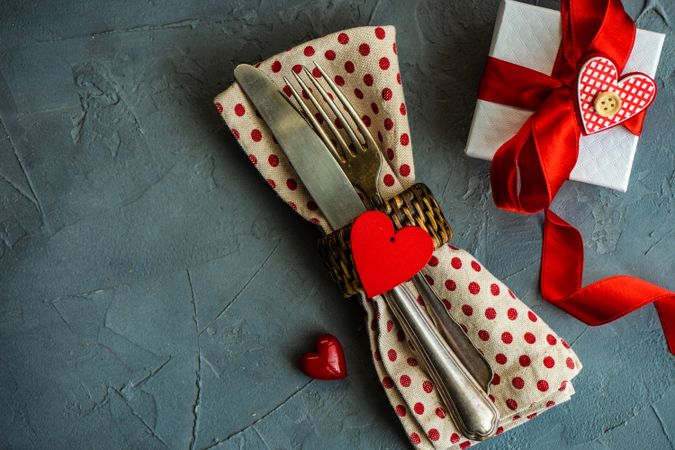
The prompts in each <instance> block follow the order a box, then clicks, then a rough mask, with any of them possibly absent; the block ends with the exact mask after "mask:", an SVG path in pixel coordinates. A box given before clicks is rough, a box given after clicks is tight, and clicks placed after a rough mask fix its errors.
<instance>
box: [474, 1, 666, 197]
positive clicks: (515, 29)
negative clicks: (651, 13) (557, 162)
mask: <svg viewBox="0 0 675 450" xmlns="http://www.w3.org/2000/svg"><path fill="white" fill-rule="evenodd" d="M664 38H665V35H664V34H661V33H654V32H651V31H645V30H640V29H638V30H637V33H636V36H635V44H634V46H633V51H632V53H631V55H630V58H629V59H628V62H627V64H626V67H625V68H624V71H623V73H629V72H643V73H646V74H647V75H649V76H651V77H652V78H653V77H654V74H655V73H656V67H657V66H658V63H659V57H660V55H661V48H662V47H663V41H664ZM561 39H562V35H561V24H560V13H559V12H558V11H555V10H551V9H547V8H542V7H539V6H534V5H528V4H525V3H520V2H516V1H513V0H502V3H501V5H500V8H499V12H498V15H497V22H496V24H495V30H494V33H493V35H492V45H491V47H490V56H493V57H495V58H499V59H502V60H505V61H508V62H511V63H514V64H518V65H520V66H525V67H529V68H530V69H534V70H536V71H539V72H543V73H545V74H549V75H550V74H551V72H552V71H553V64H554V63H555V58H556V55H557V53H558V47H559V46H560V41H561ZM531 114H532V111H526V110H522V109H519V108H514V107H512V106H506V105H501V104H497V103H492V102H488V101H485V100H478V103H477V104H476V110H475V112H474V116H473V121H472V123H471V130H470V131H469V139H468V142H467V145H466V150H465V151H466V154H467V155H469V156H472V157H475V158H481V159H487V160H490V159H492V156H493V155H494V154H495V152H496V151H497V150H498V149H499V147H501V146H502V144H504V143H505V142H506V141H507V140H509V139H510V138H511V137H512V136H513V135H515V134H516V132H517V131H518V130H519V129H520V127H521V126H522V125H523V124H524V123H525V121H526V120H527V119H528V117H530V115H531ZM647 114H648V115H649V113H647ZM637 143H638V137H637V136H635V135H634V134H632V133H631V132H629V131H628V130H627V129H626V128H624V127H623V126H621V125H619V126H616V127H614V128H611V129H609V130H604V131H602V132H599V133H596V134H592V135H589V136H581V140H580V141H579V159H578V160H577V164H576V166H575V167H574V169H573V170H572V173H571V174H570V179H571V180H575V181H581V182H584V183H590V184H596V185H598V186H605V187H609V188H612V189H616V190H618V191H622V192H625V191H626V189H627V188H628V179H629V178H630V171H631V167H632V165H633V158H634V157H635V149H636V148H637Z"/></svg>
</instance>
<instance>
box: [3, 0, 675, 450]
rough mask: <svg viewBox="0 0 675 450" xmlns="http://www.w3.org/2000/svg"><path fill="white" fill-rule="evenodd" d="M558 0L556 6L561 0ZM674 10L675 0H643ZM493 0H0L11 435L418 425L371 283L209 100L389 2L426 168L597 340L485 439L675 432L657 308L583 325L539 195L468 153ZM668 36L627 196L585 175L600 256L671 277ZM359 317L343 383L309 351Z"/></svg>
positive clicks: (577, 203)
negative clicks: (375, 316)
mask: <svg viewBox="0 0 675 450" xmlns="http://www.w3.org/2000/svg"><path fill="white" fill-rule="evenodd" d="M541 3H542V4H544V6H548V7H556V6H557V5H556V2H554V1H552V0H547V1H542V2H541ZM625 4H626V8H627V9H628V11H629V12H630V14H631V15H632V16H633V17H636V18H637V19H638V24H639V26H641V27H642V28H648V29H652V30H656V31H662V32H666V33H672V28H673V25H672V21H673V20H675V4H674V3H673V2H671V1H669V0H644V1H643V0H626V1H625ZM496 11H497V0H490V1H471V0H456V1H451V2H450V1H442V0H433V1H432V0H426V1H424V0H419V1H408V0H406V1H403V0H401V1H396V2H393V1H376V0H368V1H360V2H359V1H354V0H334V1H327V2H315V1H309V0H305V1H302V0H284V1H272V0H267V1H266V0H261V1H257V2H256V1H246V0H237V1H226V2H223V1H216V0H205V1H201V2H200V1H187V2H186V1H184V0H168V1H166V2H159V1H155V0H147V1H123V0H110V1H91V2H75V1H66V0H49V1H44V2H40V4H38V3H34V2H26V1H20V0H4V1H3V2H2V3H1V4H0V119H1V122H2V126H1V128H0V201H1V208H0V405H1V407H0V447H1V448H49V449H72V448H101V449H114V448H138V449H151V448H164V447H168V448H195V449H203V448H235V447H245V448H297V447H305V448H336V449H337V448H368V447H370V448H384V447H388V448H402V447H405V446H406V445H407V439H406V436H405V435H404V433H403V432H402V429H401V428H400V426H399V425H398V422H397V419H396V417H395V415H394V413H393V412H392V411H391V410H390V408H389V407H388V404H387V401H386V399H385V396H384V393H383V392H382V390H381V388H380V386H379V383H378V380H377V379H376V376H375V372H374V371H373V369H372V366H371V363H370V359H369V358H370V357H369V351H368V346H367V339H366V333H365V331H364V329H363V320H362V314H361V311H360V310H359V307H358V305H357V304H356V303H355V302H353V301H352V302H350V301H345V300H342V299H341V297H340V296H339V294H338V292H337V290H336V289H335V288H334V287H333V286H332V285H331V283H330V281H329V279H328V277H327V275H326V274H325V273H324V271H323V270H320V269H317V267H318V266H319V265H320V262H319V259H318V256H317V254H316V252H315V244H314V241H313V239H311V238H308V236H311V235H313V234H314V233H315V230H314V228H313V227H312V226H310V225H308V224H306V223H303V222H302V221H301V220H300V219H299V218H298V217H297V216H296V215H295V214H291V213H290V212H289V211H288V210H287V207H286V206H285V205H283V204H282V202H280V201H278V199H277V198H276V197H275V196H274V195H273V194H272V192H271V191H270V190H269V189H268V187H267V186H266V184H265V183H264V182H263V181H262V180H261V179H260V177H259V176H258V174H257V173H256V171H255V170H254V169H253V168H252V167H250V166H249V164H248V161H247V159H246V157H245V156H244V154H243V153H242V152H241V151H239V148H238V146H237V144H236V142H235V141H234V140H233V139H232V138H231V137H230V136H229V133H228V132H227V131H226V127H225V125H224V123H222V121H221V119H220V118H219V117H218V115H217V113H216V111H215V109H214V108H213V106H212V103H211V99H212V97H213V96H214V95H215V94H217V93H218V92H220V91H221V90H222V89H224V88H225V87H226V86H228V85H229V84H230V83H231V82H232V69H233V68H234V66H235V65H236V64H237V63H239V62H255V61H257V60H259V59H261V58H263V57H266V56H269V55H270V54H272V53H274V52H277V51H280V50H283V49H285V48H287V47H289V46H292V45H294V44H298V43H300V42H302V41H304V40H306V39H309V38H312V37H317V36H320V35H323V34H325V33H328V32H332V31H335V30H339V29H341V28H345V27H352V26H356V25H365V24H374V23H375V24H394V25H396V26H397V27H398V44H399V45H398V48H399V49H400V52H399V55H400V59H401V64H402V76H403V80H404V81H405V94H406V97H407V102H408V105H409V111H410V114H409V116H410V120H411V125H412V137H413V143H414V145H415V149H416V152H415V153H416V159H417V171H418V176H419V179H421V180H424V181H425V182H427V183H428V184H429V185H430V187H431V188H432V190H433V191H434V192H436V193H437V195H438V196H439V198H440V199H441V200H442V203H443V206H444V210H445V212H446V214H447V215H448V216H449V218H450V220H451V222H452V224H453V226H454V227H455V229H456V230H457V238H456V243H457V244H458V245H460V246H463V247H465V248H467V249H469V250H471V251H473V252H474V253H475V254H476V256H477V257H478V258H479V260H481V261H482V262H484V263H485V264H486V266H487V267H489V268H490V269H491V270H492V271H493V272H494V273H495V274H496V275H497V276H498V277H500V278H502V279H504V280H505V281H506V282H507V283H508V284H509V285H510V286H511V287H512V288H513V289H514V290H515V291H516V292H518V293H519V294H520V296H521V297H522V298H523V299H524V300H525V301H526V302H527V303H528V304H529V305H530V306H531V307H532V308H534V310H535V311H536V312H537V314H539V315H540V316H541V317H543V318H545V319H546V320H547V321H548V322H549V323H550V324H551V326H553V327H554V328H555V329H556V330H557V331H558V332H559V333H560V334H561V335H562V336H564V337H565V338H566V339H567V340H568V342H571V343H572V344H573V345H574V348H575V350H576V351H577V352H578V353H579V355H580V357H581V358H582V360H583V361H584V363H585V369H584V371H583V372H582V373H581V375H580V376H579V377H578V378H577V380H576V381H575V387H576V388H577V391H578V393H577V395H576V396H575V397H574V398H573V400H572V401H571V402H569V403H567V404H565V405H563V406H560V407H556V408H554V409H553V410H551V411H549V412H547V413H546V414H544V415H542V416H541V417H539V418H537V419H536V420H534V421H532V422H530V423H528V424H527V425H525V426H523V427H521V428H519V429H518V430H515V431H513V432H510V433H507V434H505V435H503V436H500V437H498V438H496V439H494V440H493V441H491V442H489V443H486V444H484V445H482V447H481V448H483V449H485V450H487V449H497V448H500V449H504V448H506V449H509V448H510V449H548V448H556V449H571V448H584V449H601V448H612V449H619V448H621V449H635V448H650V449H667V448H675V406H674V405H675V376H674V375H673V373H675V358H673V357H672V356H669V355H668V354H667V352H666V349H665V342H664V339H663V336H662V333H661V330H660V327H659V323H658V319H657V316H656V314H655V312H654V310H653V308H652V307H647V308H644V309H643V310H641V311H639V312H637V313H635V314H632V315H630V316H629V317H627V318H625V319H623V320H619V321H617V322H615V323H613V324H610V325H607V326H604V327H601V328H593V329H589V328H587V327H586V326H584V325H583V324H582V323H580V322H578V321H576V320H575V319H573V318H571V317H569V316H566V315H565V314H563V313H562V312H561V311H559V310H557V309H555V308H554V307H552V306H550V305H548V304H546V303H544V302H542V300H541V297H540V295H539V294H538V292H537V276H538V261H539V251H540V243H541V242H540V239H541V237H540V218H539V217H530V218H525V217H522V216H516V215H512V214H508V213H505V212H502V211H498V210H497V209H496V208H495V207H494V205H493V204H492V201H491V197H490V193H489V186H488V181H487V180H488V164H487V163H485V162H483V161H478V160H472V159H469V158H467V157H465V156H464V155H463V153H462V150H463V145H464V142H465V139H466V136H467V133H468V128H469V123H470V120H471V114H472V111H473V107H474V102H475V97H476V90H477V85H478V78H479V76H480V74H481V72H482V69H483V65H484V60H485V56H486V54H487V50H488V47H489V43H490V37H491V34H492V27H493V24H494V20H495V15H496ZM674 53H675V46H674V45H673V44H672V39H671V38H669V39H668V40H667V41H666V46H665V49H664V54H663V59H662V61H661V64H660V67H659V72H658V74H657V81H658V85H659V89H660V96H659V97H658V98H657V101H656V104H655V105H654V107H653V108H652V110H651V112H650V113H649V116H648V121H647V125H646V130H645V133H644V135H643V138H642V139H641V140H640V145H639V149H638V154H637V158H636V161H635V166H634V168H633V174H632V179H631V184H630V190H629V192H628V193H626V194H620V193H616V192H612V191H610V190H607V189H601V188H598V187H593V186H588V185H581V184H578V183H569V184H568V185H567V186H566V187H565V188H564V189H563V191H562V192H561V194H560V195H559V197H558V198H559V199H558V201H557V204H558V205H557V210H558V211H560V212H561V213H562V214H563V215H564V216H565V217H568V218H570V219H571V220H572V222H573V223H575V224H578V225H580V226H581V228H582V231H583V233H584V235H585V236H586V238H587V240H586V253H587V267H588V269H587V277H588V279H589V280H593V279H597V278H599V277H601V276H603V275H609V274H614V273H618V272H628V273H632V274H635V275H639V276H643V277H646V278H647V279H649V280H652V281H654V282H657V283H660V284H662V285H664V286H666V287H668V288H670V289H675V284H674V281H673V274H674V273H675V267H674V264H675V262H674V254H675V233H674V232H673V230H674V220H673V219H674V212H673V209H674V206H675V195H674V193H673V191H674V189H675V168H674V165H673V160H674V159H675V152H674V146H673V142H675V132H674V128H673V119H674V116H675V115H674V107H673V90H674V82H675V78H674V76H673V67H674V64H675V54H674ZM324 330H328V331H330V332H332V333H334V334H336V335H337V336H339V337H340V339H341V340H342V342H343V344H344V346H345V348H346V352H347V359H348V363H349V367H350V371H351V374H350V376H349V378H348V379H347V380H345V381H342V382H332V383H327V382H318V381H309V380H308V379H307V378H306V377H305V376H304V375H303V374H302V373H301V372H300V371H299V370H298V369H297V367H296V361H297V358H298V356H299V354H300V353H302V352H303V351H305V350H307V349H308V347H309V346H310V345H311V341H312V340H313V337H314V336H315V335H316V334H317V333H318V332H321V331H324Z"/></svg>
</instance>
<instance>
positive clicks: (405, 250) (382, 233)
mask: <svg viewBox="0 0 675 450" xmlns="http://www.w3.org/2000/svg"><path fill="white" fill-rule="evenodd" d="M350 239H351V244H352V253H353V255H354V264H355V265H356V271H357V272H358V274H359V278H360V279H361V284H362V285H363V290H364V291H365V292H366V295H367V296H368V297H374V296H376V295H379V294H382V293H383V292H387V291H388V290H390V289H392V288H393V287H395V286H398V285H399V284H401V283H403V282H405V281H408V280H409V279H411V278H412V277H413V275H415V274H416V273H417V272H419V271H420V270H421V269H422V268H423V267H424V266H425V265H426V263H427V262H429V259H431V254H432V253H433V251H434V241H433V240H432V239H431V236H429V233H427V232H426V231H424V230H423V229H422V228H420V227H414V226H408V227H403V228H402V229H400V230H399V231H398V232H396V233H394V224H392V223H391V220H390V219H389V217H388V216H387V215H386V214H384V213H381V212H379V211H366V212H365V213H363V214H361V215H360V216H359V217H358V218H357V219H356V221H355V222H354V224H353V225H352V231H351V235H350Z"/></svg>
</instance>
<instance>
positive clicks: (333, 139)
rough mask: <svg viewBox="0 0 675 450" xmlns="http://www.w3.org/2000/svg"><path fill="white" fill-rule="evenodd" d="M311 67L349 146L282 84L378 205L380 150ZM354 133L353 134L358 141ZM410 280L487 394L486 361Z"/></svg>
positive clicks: (420, 280) (430, 295) (434, 299)
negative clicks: (327, 131)
mask: <svg viewBox="0 0 675 450" xmlns="http://www.w3.org/2000/svg"><path fill="white" fill-rule="evenodd" d="M314 65H315V67H316V69H317V70H318V71H319V73H320V74H321V75H322V77H323V79H324V80H325V82H326V83H327V84H328V86H329V87H330V89H331V91H332V92H333V94H334V95H335V97H337V98H338V99H339V100H340V103H341V104H342V106H343V108H344V110H345V111H346V112H347V114H348V115H349V117H345V114H344V113H343V112H342V111H341V110H340V108H339V107H338V106H337V104H336V102H335V100H334V99H333V97H331V95H330V94H329V93H328V92H327V91H326V90H325V89H324V87H323V86H322V85H321V83H319V81H318V80H317V78H315V77H314V76H313V75H312V73H311V72H310V71H309V70H308V69H307V68H306V67H304V66H303V67H302V71H303V72H304V73H305V75H306V76H307V79H309V80H310V82H311V84H312V85H313V86H314V88H315V89H316V91H317V92H318V93H319V95H320V96H321V98H322V99H323V103H325V104H326V105H328V108H330V110H331V111H332V112H333V115H334V116H335V118H336V119H337V120H338V121H339V122H340V123H341V124H342V128H343V129H344V130H345V133H346V135H347V137H348V138H349V142H347V141H345V139H344V138H343V136H342V134H341V133H340V132H339V131H338V129H337V127H336V126H335V125H334V124H333V120H332V117H330V115H329V114H328V113H327V111H326V108H325V107H324V106H322V102H321V101H320V100H319V99H317V98H316V96H315V95H314V93H313V90H312V89H310V88H309V87H308V85H307V84H306V83H305V82H304V81H303V79H302V78H301V77H300V75H298V73H296V72H295V71H294V72H292V74H293V77H294V78H295V80H296V81H297V83H298V84H299V85H300V87H301V88H302V90H303V92H304V94H305V97H306V98H307V99H308V100H309V102H310V103H311V104H312V105H313V106H314V109H315V110H316V111H317V112H318V113H319V115H320V116H321V117H322V118H323V123H325V124H326V126H327V127H328V129H329V131H330V136H329V135H328V134H327V133H326V132H325V131H324V129H323V127H322V126H321V125H320V124H319V122H318V121H317V119H316V118H315V116H314V115H313V114H312V112H311V111H310V109H309V108H308V106H307V105H306V104H305V102H304V101H303V100H302V97H301V95H300V94H299V93H298V91H297V90H296V89H295V88H294V86H293V85H292V83H291V82H290V81H289V80H288V79H287V78H284V81H285V82H286V85H287V86H288V88H289V89H290V91H291V93H292V97H293V98H294V99H295V100H296V102H297V103H298V105H299V106H300V109H301V110H302V112H303V114H304V116H305V118H306V119H307V120H308V121H309V122H310V124H311V125H312V128H314V130H315V131H316V132H317V133H318V134H319V137H321V140H322V141H323V143H324V144H325V145H326V147H328V149H329V150H330V151H331V153H332V154H333V156H334V157H335V159H336V160H337V161H338V163H339V164H340V166H341V167H342V170H343V171H344V172H345V174H346V175H347V177H348V178H349V179H350V180H351V182H352V184H354V185H356V186H357V187H358V188H360V189H361V191H362V192H363V193H364V194H365V196H366V198H368V199H369V200H370V203H371V206H372V205H381V204H382V196H381V194H380V192H379V184H378V182H377V180H379V179H380V177H381V170H382V167H383V164H385V162H384V157H383V154H382V151H381V149H380V148H379V145H378V144H377V143H376V142H375V139H373V136H372V135H371V134H370V132H369V131H368V128H367V127H366V126H365V124H364V123H363V122H362V120H361V119H360V116H359V115H358V113H357V112H356V110H355V109H354V107H353V106H352V105H351V104H350V103H349V100H347V98H346V97H345V96H344V94H343V93H342V90H341V89H340V88H339V87H338V86H337V85H336V84H335V83H334V82H333V79H332V77H331V76H329V74H328V73H326V72H325V71H324V70H323V68H322V67H321V66H320V65H319V64H316V63H315V64H314ZM357 134H358V135H359V136H358V137H357ZM412 281H413V284H414V285H415V287H416V288H417V291H418V292H419V294H420V295H421V296H422V298H423V299H424V300H425V304H426V305H427V306H428V307H429V313H430V316H431V318H432V321H433V322H434V323H435V324H436V327H437V328H438V329H439V330H440V331H441V334H443V336H444V337H445V340H446V342H447V343H448V345H449V346H450V348H451V349H452V350H453V351H454V352H455V353H456V354H457V356H458V358H459V359H460V360H461V361H462V363H463V364H464V366H465V367H466V368H467V369H468V370H469V372H470V373H471V375H472V376H473V377H474V379H476V381H477V382H478V384H480V385H481V386H482V387H483V390H484V391H485V393H486V394H488V393H489V386H490V382H491V381H492V377H493V373H492V368H491V367H490V365H489V364H488V362H487V361H486V360H485V358H484V357H483V355H481V354H480V352H478V350H477V349H476V348H475V347H474V346H473V344H472V343H471V341H470V340H469V338H468V337H467V335H466V334H465V333H464V332H463V331H462V329H461V328H460V326H459V324H457V323H456V322H455V321H454V320H453V319H452V317H450V315H449V314H448V313H447V311H445V306H444V305H443V303H442V301H441V299H440V298H439V297H438V296H437V295H436V293H435V292H434V291H433V289H432V288H431V286H429V283H428V282H427V280H426V278H424V276H423V275H422V273H417V274H416V275H415V276H414V277H413V279H412Z"/></svg>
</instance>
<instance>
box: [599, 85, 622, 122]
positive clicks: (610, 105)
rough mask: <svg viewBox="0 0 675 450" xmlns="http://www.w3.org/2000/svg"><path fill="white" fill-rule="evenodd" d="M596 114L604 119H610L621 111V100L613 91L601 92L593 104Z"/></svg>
mask: <svg viewBox="0 0 675 450" xmlns="http://www.w3.org/2000/svg"><path fill="white" fill-rule="evenodd" d="M593 107H594V108H595V112H596V113H597V114H598V115H599V116H602V117H610V116H613V115H614V114H616V113H617V112H619V109H621V99H620V98H619V96H618V95H616V94H615V93H614V92H611V91H605V92H600V93H599V94H598V95H597V97H595V103H593Z"/></svg>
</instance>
